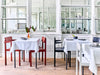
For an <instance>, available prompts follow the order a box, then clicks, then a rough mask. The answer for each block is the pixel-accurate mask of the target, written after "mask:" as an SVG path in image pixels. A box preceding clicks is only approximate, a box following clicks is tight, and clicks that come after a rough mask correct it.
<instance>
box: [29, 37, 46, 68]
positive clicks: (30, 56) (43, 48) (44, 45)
mask: <svg viewBox="0 0 100 75" xmlns="http://www.w3.org/2000/svg"><path fill="white" fill-rule="evenodd" d="M32 52H35V51H34V50H30V51H29V62H30V67H32ZM40 52H42V61H43V52H45V61H44V64H45V65H46V37H42V47H40V48H39V53H40ZM39 58H40V57H39Z"/></svg>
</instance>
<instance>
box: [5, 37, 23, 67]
mask: <svg viewBox="0 0 100 75" xmlns="http://www.w3.org/2000/svg"><path fill="white" fill-rule="evenodd" d="M12 41H15V39H12V37H11V36H10V37H5V42H4V43H5V65H7V52H8V51H10V48H11V46H12ZM7 44H10V47H9V48H7ZM15 51H18V52H19V66H21V59H20V53H21V50H15ZM23 54H24V56H23V58H24V59H23V61H25V53H23ZM11 61H12V52H11Z"/></svg>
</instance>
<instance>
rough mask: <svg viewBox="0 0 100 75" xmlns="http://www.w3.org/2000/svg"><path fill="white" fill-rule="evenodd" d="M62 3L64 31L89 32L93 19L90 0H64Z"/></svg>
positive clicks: (74, 32)
mask: <svg viewBox="0 0 100 75" xmlns="http://www.w3.org/2000/svg"><path fill="white" fill-rule="evenodd" d="M77 1H78V2H77ZM75 2H76V3H75ZM68 3H69V4H68ZM80 3H81V5H80ZM61 4H62V5H61V20H62V24H61V25H62V26H61V27H62V33H64V34H66V33H67V34H89V33H90V21H91V13H90V2H89V1H88V0H82V1H79V0H68V1H66V0H63V1H61Z"/></svg>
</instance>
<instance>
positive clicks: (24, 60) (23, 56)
mask: <svg viewBox="0 0 100 75" xmlns="http://www.w3.org/2000/svg"><path fill="white" fill-rule="evenodd" d="M23 62H25V51H23Z"/></svg>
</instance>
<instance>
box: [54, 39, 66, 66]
mask: <svg viewBox="0 0 100 75" xmlns="http://www.w3.org/2000/svg"><path fill="white" fill-rule="evenodd" d="M58 44H62V42H61V40H56V38H54V67H56V52H64V47H57V46H56V45H58ZM64 60H65V53H64Z"/></svg>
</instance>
